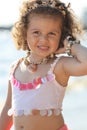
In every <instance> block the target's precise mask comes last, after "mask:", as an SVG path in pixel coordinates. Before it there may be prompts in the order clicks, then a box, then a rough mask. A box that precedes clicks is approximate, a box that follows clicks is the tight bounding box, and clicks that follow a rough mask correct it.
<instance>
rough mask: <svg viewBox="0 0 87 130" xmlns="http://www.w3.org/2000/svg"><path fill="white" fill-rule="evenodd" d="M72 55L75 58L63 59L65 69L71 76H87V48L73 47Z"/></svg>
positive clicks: (75, 45) (76, 45)
mask: <svg viewBox="0 0 87 130" xmlns="http://www.w3.org/2000/svg"><path fill="white" fill-rule="evenodd" d="M71 53H72V55H73V56H74V57H64V58H63V68H64V70H65V72H66V73H68V74H69V75H71V76H83V75H87V48H86V47H84V46H82V45H80V44H74V45H72V47H71Z"/></svg>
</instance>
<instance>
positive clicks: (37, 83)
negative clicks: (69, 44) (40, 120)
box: [8, 58, 66, 116]
mask: <svg viewBox="0 0 87 130" xmlns="http://www.w3.org/2000/svg"><path fill="white" fill-rule="evenodd" d="M58 60H59V58H56V60H55V61H54V63H53V64H51V67H50V69H49V71H48V72H47V75H46V76H44V77H39V78H37V79H33V81H32V82H30V83H21V82H19V81H18V80H17V79H16V78H15V76H14V71H15V70H16V68H17V66H18V65H19V63H20V62H19V61H18V62H17V63H16V64H15V65H14V69H13V73H11V75H10V81H11V86H12V108H11V109H10V110H9V111H8V114H9V115H12V114H14V115H15V116H19V115H23V114H24V115H28V114H31V111H32V110H40V111H41V115H47V113H48V115H51V113H52V111H51V110H54V113H56V115H59V113H60V112H61V110H62V102H63V97H64V94H65V90H66V87H63V86H61V85H60V84H59V83H58V82H57V81H56V79H55V75H54V73H53V70H54V67H55V65H56V63H57V62H58Z"/></svg>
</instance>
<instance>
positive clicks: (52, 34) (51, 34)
mask: <svg viewBox="0 0 87 130" xmlns="http://www.w3.org/2000/svg"><path fill="white" fill-rule="evenodd" d="M48 35H50V36H56V34H55V33H54V32H50V33H49V34H48Z"/></svg>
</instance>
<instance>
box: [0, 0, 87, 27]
mask: <svg viewBox="0 0 87 130" xmlns="http://www.w3.org/2000/svg"><path fill="white" fill-rule="evenodd" d="M22 1H23V0H0V26H3V25H6V26H7V25H10V24H13V23H14V22H15V21H16V20H17V18H18V14H19V7H20V4H21V2H22ZM62 1H63V2H65V3H66V4H67V3H69V2H70V3H71V7H72V9H73V10H74V11H75V13H76V15H78V16H81V15H82V12H83V9H84V7H87V1H86V0H82V1H80V0H79V1H78V0H62Z"/></svg>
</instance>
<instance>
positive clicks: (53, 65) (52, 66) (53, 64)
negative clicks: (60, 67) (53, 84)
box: [48, 57, 60, 73]
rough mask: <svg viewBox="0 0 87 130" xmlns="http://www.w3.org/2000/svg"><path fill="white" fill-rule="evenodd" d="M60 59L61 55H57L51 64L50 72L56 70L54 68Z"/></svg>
mask: <svg viewBox="0 0 87 130" xmlns="http://www.w3.org/2000/svg"><path fill="white" fill-rule="evenodd" d="M59 59H60V57H57V58H56V59H55V60H54V62H53V63H52V64H51V68H50V70H49V71H48V73H53V70H54V68H55V66H56V64H57V62H58V61H59Z"/></svg>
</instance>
